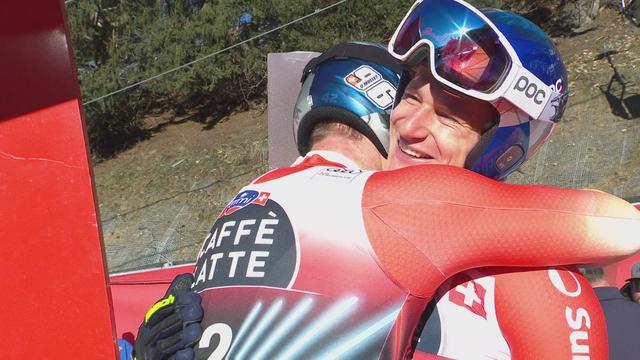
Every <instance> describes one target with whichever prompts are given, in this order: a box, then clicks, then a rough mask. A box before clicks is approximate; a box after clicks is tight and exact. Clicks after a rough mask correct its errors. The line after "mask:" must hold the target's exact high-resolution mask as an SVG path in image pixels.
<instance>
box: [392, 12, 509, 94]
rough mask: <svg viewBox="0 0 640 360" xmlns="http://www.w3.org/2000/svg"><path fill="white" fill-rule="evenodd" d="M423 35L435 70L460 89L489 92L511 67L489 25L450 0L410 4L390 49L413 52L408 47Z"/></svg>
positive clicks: (398, 51) (397, 52) (404, 52)
mask: <svg viewBox="0 0 640 360" xmlns="http://www.w3.org/2000/svg"><path fill="white" fill-rule="evenodd" d="M423 39H424V40H428V41H429V42H431V43H432V44H433V47H434V53H435V59H432V61H433V64H434V67H435V71H436V73H437V74H438V75H439V76H440V77H442V78H444V79H446V80H447V81H450V82H451V83H453V84H455V85H457V86H460V87H461V88H463V89H467V90H476V91H480V92H485V93H486V92H490V91H492V90H494V89H495V88H497V87H498V86H499V85H500V83H501V81H502V80H503V78H504V77H505V75H506V74H507V72H508V71H509V69H510V67H511V57H510V56H509V54H508V52H507V50H506V49H505V47H504V46H503V44H502V43H501V42H500V39H499V37H498V34H497V33H496V32H495V31H494V30H493V29H492V28H491V26H489V24H487V22H486V21H485V20H484V19H483V18H481V17H480V16H479V15H478V14H476V13H475V12H474V11H473V10H472V9H470V8H468V7H466V6H465V5H463V4H460V3H458V2H455V1H452V0H449V1H442V0H425V1H423V2H422V3H420V4H419V5H418V6H416V7H414V8H413V9H412V11H411V13H410V14H409V15H408V16H407V18H406V19H405V21H404V23H403V24H402V26H401V28H400V30H399V31H398V34H397V36H396V38H395V40H394V42H393V44H392V49H393V51H394V52H395V53H396V54H397V55H400V56H404V55H407V54H408V53H409V52H412V53H416V50H417V48H415V49H412V48H413V47H414V46H415V45H416V44H417V43H418V42H419V41H420V40H423ZM422 46H428V45H427V44H423V45H422ZM418 47H421V46H418ZM409 55H412V54H409ZM410 58H411V57H410ZM413 60H415V58H414V59H413Z"/></svg>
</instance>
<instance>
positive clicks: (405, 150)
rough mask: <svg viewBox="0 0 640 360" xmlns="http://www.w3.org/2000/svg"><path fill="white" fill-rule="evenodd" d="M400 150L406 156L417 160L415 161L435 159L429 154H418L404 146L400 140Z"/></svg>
mask: <svg viewBox="0 0 640 360" xmlns="http://www.w3.org/2000/svg"><path fill="white" fill-rule="evenodd" d="M398 148H399V149H400V151H402V152H403V153H404V154H405V155H407V156H410V157H412V158H415V159H433V157H432V156H430V155H428V154H421V153H419V152H417V151H415V150H412V149H409V147H407V145H406V144H403V142H402V141H400V140H398Z"/></svg>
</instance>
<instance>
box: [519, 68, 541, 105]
mask: <svg viewBox="0 0 640 360" xmlns="http://www.w3.org/2000/svg"><path fill="white" fill-rule="evenodd" d="M513 89H514V90H518V91H520V92H523V93H524V95H525V96H526V97H528V98H529V99H533V102H535V103H536V104H538V105H540V104H542V103H543V102H544V99H545V98H546V97H547V93H546V92H545V91H544V89H538V86H537V85H536V84H534V83H533V82H530V81H529V79H528V78H527V77H526V76H524V75H522V76H520V78H519V79H518V81H516V85H515V86H514V87H513Z"/></svg>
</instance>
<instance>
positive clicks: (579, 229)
mask: <svg viewBox="0 0 640 360" xmlns="http://www.w3.org/2000/svg"><path fill="white" fill-rule="evenodd" d="M362 210H363V218H364V223H365V228H366V231H367V233H368V235H369V238H370V241H371V243H372V246H373V249H374V251H375V254H376V256H377V257H378V259H379V261H380V263H381V265H382V268H383V269H384V270H385V271H386V272H387V273H388V274H389V275H390V276H391V277H392V278H394V279H395V281H397V282H398V283H399V284H400V285H401V286H403V287H405V288H406V289H408V290H409V291H410V292H411V293H412V294H413V295H415V296H426V297H430V296H432V295H433V291H434V290H435V288H436V287H437V286H439V285H440V284H441V283H442V281H444V279H446V278H447V277H449V276H451V275H453V274H455V273H458V272H460V271H463V270H466V269H470V268H476V267H483V266H556V265H566V264H585V263H607V262H612V261H616V260H619V259H621V258H623V257H625V256H629V255H631V254H633V253H635V252H637V251H638V250H640V236H639V235H638V234H640V212H639V211H638V210H637V209H635V208H634V207H633V206H631V205H630V204H629V203H627V202H626V201H624V200H622V199H619V198H617V197H615V196H612V195H609V194H606V193H603V192H599V191H592V190H568V189H560V188H555V187H549V186H532V185H511V184H504V183H501V182H498V181H494V180H491V179H488V178H485V177H483V176H481V175H478V174H476V173H473V172H471V171H468V170H465V169H460V168H455V167H451V166H445V165H421V166H411V167H406V168H403V169H398V170H394V171H386V172H378V173H375V174H373V175H372V176H371V177H370V178H369V180H368V181H367V183H366V185H365V189H364V193H363V199H362ZM434 285H435V286H434Z"/></svg>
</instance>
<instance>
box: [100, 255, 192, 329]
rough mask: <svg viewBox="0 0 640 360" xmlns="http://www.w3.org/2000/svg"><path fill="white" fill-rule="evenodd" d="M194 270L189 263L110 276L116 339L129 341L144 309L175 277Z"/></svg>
mask: <svg viewBox="0 0 640 360" xmlns="http://www.w3.org/2000/svg"><path fill="white" fill-rule="evenodd" d="M194 267H195V264H194V263H190V264H185V265H179V266H172V267H168V268H160V269H151V270H144V271H135V272H131V273H123V274H113V275H112V276H111V277H110V278H109V283H110V285H111V286H110V287H111V298H112V301H113V311H114V315H115V319H116V334H117V335H118V337H119V338H124V339H127V340H129V341H132V340H133V338H134V337H135V336H136V335H137V333H138V326H140V322H142V319H143V318H144V315H145V314H146V313H147V310H149V308H151V305H153V303H155V302H156V301H157V300H158V299H160V298H161V297H162V296H163V295H164V293H165V291H166V290H167V287H168V286H169V284H170V283H171V281H172V280H173V278H174V277H176V275H178V274H183V273H192V272H193V268H194Z"/></svg>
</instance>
